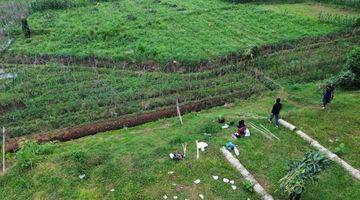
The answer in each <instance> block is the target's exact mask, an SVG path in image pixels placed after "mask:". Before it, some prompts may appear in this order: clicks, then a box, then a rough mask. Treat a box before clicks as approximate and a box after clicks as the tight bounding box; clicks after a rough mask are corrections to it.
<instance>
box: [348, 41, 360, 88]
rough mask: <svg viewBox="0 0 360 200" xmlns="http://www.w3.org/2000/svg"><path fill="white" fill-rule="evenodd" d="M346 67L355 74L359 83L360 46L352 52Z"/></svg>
mask: <svg viewBox="0 0 360 200" xmlns="http://www.w3.org/2000/svg"><path fill="white" fill-rule="evenodd" d="M346 65H347V67H348V69H349V70H350V71H351V72H352V73H354V74H355V78H356V79H357V81H359V80H360V46H358V47H355V48H354V49H353V50H351V51H350V53H349V54H348V57H347V62H346Z"/></svg>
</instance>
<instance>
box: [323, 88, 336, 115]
mask: <svg viewBox="0 0 360 200" xmlns="http://www.w3.org/2000/svg"><path fill="white" fill-rule="evenodd" d="M334 90H335V87H334V85H333V84H331V85H328V86H327V87H326V91H325V94H324V96H323V109H324V110H325V109H326V105H327V104H329V103H330V102H331V100H332V99H333V98H334Z"/></svg>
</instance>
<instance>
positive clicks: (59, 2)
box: [30, 0, 75, 11]
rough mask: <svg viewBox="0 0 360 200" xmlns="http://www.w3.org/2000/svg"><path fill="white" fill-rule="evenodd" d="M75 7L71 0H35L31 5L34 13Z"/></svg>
mask: <svg viewBox="0 0 360 200" xmlns="http://www.w3.org/2000/svg"><path fill="white" fill-rule="evenodd" d="M74 5H75V4H74V3H73V2H72V1H71V0H34V1H32V2H31V3H30V7H31V9H32V10H33V11H45V10H59V9H66V8H70V7H73V6H74Z"/></svg>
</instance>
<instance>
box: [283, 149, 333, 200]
mask: <svg viewBox="0 0 360 200" xmlns="http://www.w3.org/2000/svg"><path fill="white" fill-rule="evenodd" d="M329 165H330V160H329V159H327V158H326V157H325V156H324V155H322V154H321V153H320V152H317V151H312V152H309V153H307V154H305V157H304V158H303V159H302V160H301V161H300V162H291V164H290V166H289V171H288V173H287V174H286V176H284V177H283V178H282V179H280V191H281V192H282V193H283V194H287V195H290V196H291V197H294V196H298V197H300V195H301V193H302V192H303V191H304V189H305V183H306V181H316V180H317V176H318V175H319V174H320V173H321V172H322V171H324V170H325V169H326V168H328V167H329Z"/></svg>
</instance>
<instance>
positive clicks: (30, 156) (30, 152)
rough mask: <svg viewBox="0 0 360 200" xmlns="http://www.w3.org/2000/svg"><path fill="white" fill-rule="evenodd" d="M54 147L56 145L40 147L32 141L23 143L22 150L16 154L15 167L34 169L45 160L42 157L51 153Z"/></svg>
mask: <svg viewBox="0 0 360 200" xmlns="http://www.w3.org/2000/svg"><path fill="white" fill-rule="evenodd" d="M54 147H55V146H54V143H47V144H44V145H40V144H38V143H36V142H35V141H32V140H27V141H25V142H23V143H21V145H20V150H19V151H18V152H17V153H16V158H17V162H16V164H15V167H17V168H20V169H28V168H33V167H34V166H35V165H36V164H37V163H38V162H39V161H41V160H42V159H43V156H42V155H44V154H49V153H51V152H52V151H53V149H54Z"/></svg>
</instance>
